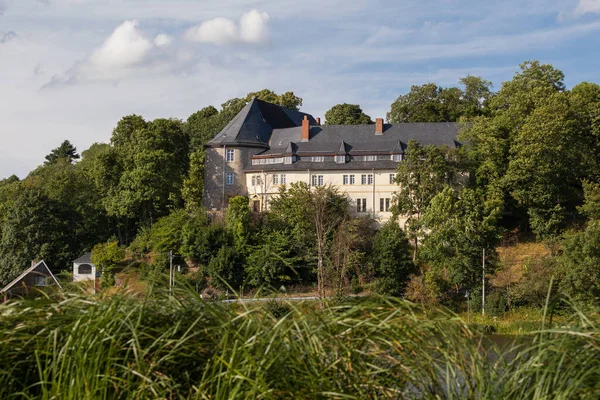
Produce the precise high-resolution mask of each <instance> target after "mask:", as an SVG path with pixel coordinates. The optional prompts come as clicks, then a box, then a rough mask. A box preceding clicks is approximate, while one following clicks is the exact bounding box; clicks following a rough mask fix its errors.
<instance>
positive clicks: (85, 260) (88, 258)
mask: <svg viewBox="0 0 600 400" xmlns="http://www.w3.org/2000/svg"><path fill="white" fill-rule="evenodd" d="M91 263H92V253H85V254H84V255H82V256H81V257H79V258H78V259H76V260H73V264H91Z"/></svg>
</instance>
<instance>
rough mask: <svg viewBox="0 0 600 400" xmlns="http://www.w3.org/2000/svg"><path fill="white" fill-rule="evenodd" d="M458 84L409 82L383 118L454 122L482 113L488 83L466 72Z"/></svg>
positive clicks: (487, 92)
mask: <svg viewBox="0 0 600 400" xmlns="http://www.w3.org/2000/svg"><path fill="white" fill-rule="evenodd" d="M460 83H461V84H462V85H463V86H464V91H463V90H462V89H460V88H456V87H450V88H442V87H440V86H438V85H436V84H435V83H427V84H425V85H421V86H412V87H411V88H410V92H409V93H407V94H404V95H401V96H399V97H398V98H397V99H396V101H394V102H393V103H392V106H391V110H390V112H389V113H388V114H387V119H388V121H389V122H391V123H401V122H454V121H458V120H459V118H460V117H462V116H465V117H468V118H471V117H475V116H478V115H483V114H485V113H486V111H485V110H486V105H487V101H488V99H489V98H490V97H491V96H492V92H491V90H490V88H491V86H492V84H491V82H489V81H486V80H484V79H482V78H480V77H477V76H472V75H468V76H466V77H465V78H462V79H460Z"/></svg>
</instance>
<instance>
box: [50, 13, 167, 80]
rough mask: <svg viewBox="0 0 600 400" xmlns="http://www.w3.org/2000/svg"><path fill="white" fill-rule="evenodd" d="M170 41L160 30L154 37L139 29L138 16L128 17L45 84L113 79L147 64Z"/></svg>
mask: <svg viewBox="0 0 600 400" xmlns="http://www.w3.org/2000/svg"><path fill="white" fill-rule="evenodd" d="M170 44H171V37H170V36H168V35H166V34H159V35H158V36H156V38H155V39H154V41H152V40H150V39H149V38H148V37H147V35H146V34H145V33H144V32H143V31H142V30H140V29H139V22H138V21H137V20H130V21H125V22H123V23H122V24H121V25H119V26H118V27H117V28H116V29H115V30H114V31H113V33H112V34H111V35H110V36H109V37H108V38H107V39H106V40H105V41H104V43H102V45H101V46H100V47H98V48H97V49H95V50H94V51H93V52H92V53H91V54H90V56H89V57H88V58H86V59H85V60H84V61H82V62H79V63H76V64H75V65H74V66H73V67H72V68H70V69H69V70H68V71H67V72H66V73H65V74H63V75H59V76H55V77H53V78H52V80H51V81H50V82H49V83H48V84H46V85H45V86H44V88H47V87H52V86H57V85H61V84H65V83H73V82H80V81H102V80H108V81H111V80H112V81H114V80H118V79H121V78H123V77H125V76H127V75H129V74H131V73H132V72H133V71H134V70H135V69H136V68H138V67H142V66H146V65H148V64H150V63H152V61H154V58H155V57H157V56H158V55H159V52H158V50H159V49H160V48H163V47H167V46H169V45H170Z"/></svg>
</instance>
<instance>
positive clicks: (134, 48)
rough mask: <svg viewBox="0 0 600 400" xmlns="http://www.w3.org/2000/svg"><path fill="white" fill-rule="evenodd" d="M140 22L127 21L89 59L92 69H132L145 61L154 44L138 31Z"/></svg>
mask: <svg viewBox="0 0 600 400" xmlns="http://www.w3.org/2000/svg"><path fill="white" fill-rule="evenodd" d="M138 25H139V23H138V21H136V20H132V21H125V22H123V24H121V25H120V26H118V27H117V29H115V31H114V32H113V33H112V34H111V35H110V36H109V37H108V39H106V40H105V41H104V43H103V44H102V46H100V47H99V48H98V49H96V50H95V51H94V52H93V53H92V55H91V56H90V57H89V59H88V64H89V66H90V67H91V68H94V69H98V70H100V71H106V70H110V69H115V68H124V67H130V66H133V65H136V64H139V63H141V62H143V61H144V59H145V58H146V57H147V56H148V54H149V53H150V51H151V50H152V47H153V44H152V42H151V41H150V40H148V38H147V37H146V36H145V35H144V33H143V32H142V31H141V30H139V29H138Z"/></svg>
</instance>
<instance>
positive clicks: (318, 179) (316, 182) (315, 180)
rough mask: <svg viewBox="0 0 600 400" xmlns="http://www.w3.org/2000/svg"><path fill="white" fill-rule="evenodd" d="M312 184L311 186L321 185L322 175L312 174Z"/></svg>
mask: <svg viewBox="0 0 600 400" xmlns="http://www.w3.org/2000/svg"><path fill="white" fill-rule="evenodd" d="M312 185H313V186H323V175H313V176H312Z"/></svg>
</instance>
